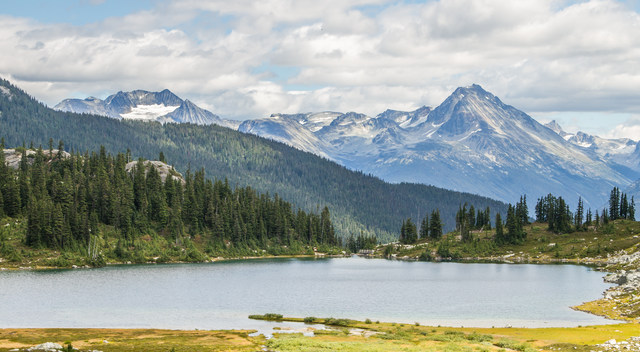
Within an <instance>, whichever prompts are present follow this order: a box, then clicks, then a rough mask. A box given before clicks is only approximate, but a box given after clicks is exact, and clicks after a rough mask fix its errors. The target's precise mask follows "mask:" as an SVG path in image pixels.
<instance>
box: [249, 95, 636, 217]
mask: <svg viewBox="0 0 640 352" xmlns="http://www.w3.org/2000/svg"><path fill="white" fill-rule="evenodd" d="M286 116H287V117H288V118H285V115H274V116H272V117H271V118H270V119H261V121H262V122H260V123H259V124H258V125H260V126H258V125H256V123H255V122H245V123H243V124H242V125H241V127H240V130H241V131H244V132H248V133H255V134H258V135H261V136H265V137H268V138H273V139H276V140H279V141H282V142H284V143H287V144H289V145H292V146H294V147H296V148H299V149H302V150H306V151H309V152H312V153H316V154H318V155H322V156H327V157H329V158H331V159H333V160H335V161H338V162H339V163H341V164H343V165H345V166H347V167H349V168H351V169H356V170H362V171H364V172H367V173H371V174H373V175H376V176H378V177H381V178H383V179H385V180H387V181H391V182H418V183H425V184H432V185H435V186H439V187H444V188H449V189H454V190H458V191H466V192H472V193H478V194H482V195H486V196H489V197H492V198H497V199H501V200H504V201H509V202H512V201H515V200H517V199H516V198H517V197H519V195H521V194H528V195H529V196H530V197H531V198H532V199H535V198H536V197H539V196H544V195H546V194H548V193H550V192H551V193H554V194H557V195H562V196H563V197H565V198H566V199H568V201H569V202H573V201H577V198H578V196H582V197H583V199H585V200H586V202H587V204H597V205H600V204H602V203H603V199H606V196H607V195H608V192H609V191H610V190H611V188H612V187H613V186H614V185H618V186H624V185H627V184H629V183H630V182H631V180H632V179H635V178H637V177H635V178H633V175H634V171H633V170H631V169H629V168H626V167H623V166H620V165H618V164H616V163H615V162H612V161H611V160H610V159H609V158H608V157H607V156H605V155H604V154H601V153H598V152H597V151H594V145H599V146H601V149H600V151H602V150H603V148H605V146H608V147H607V148H608V150H609V152H608V154H607V155H609V156H611V155H613V154H615V153H617V154H616V155H624V154H625V153H626V152H627V151H628V150H630V148H633V146H635V144H634V145H633V146H632V144H628V145H627V144H626V143H627V142H625V141H622V144H617V146H616V147H615V148H614V147H611V146H609V145H608V144H606V143H604V141H601V140H598V139H596V140H595V142H591V140H590V139H588V138H586V136H578V135H572V134H567V133H566V132H564V131H562V128H561V127H560V126H559V125H558V124H557V123H555V122H554V123H552V124H548V125H547V126H546V127H545V126H543V125H541V124H540V123H538V122H537V121H536V120H534V119H533V118H531V117H530V116H528V115H527V114H525V113H524V112H522V111H520V110H518V109H516V108H514V107H512V106H510V105H507V104H504V103H503V102H502V101H501V100H500V99H499V98H498V97H496V96H495V95H493V94H491V93H489V92H487V91H485V90H484V89H483V88H482V87H480V86H479V85H471V86H468V87H461V88H458V89H456V90H455V91H454V92H453V93H452V94H451V95H450V96H449V97H448V98H447V99H446V100H445V101H444V102H443V103H442V104H440V105H439V106H438V107H436V108H435V109H433V110H432V109H431V108H428V107H422V108H420V109H417V110H415V111H397V110H387V111H385V112H383V113H381V114H379V115H377V116H375V117H371V116H367V115H364V114H358V113H355V112H351V113H346V114H340V113H327V112H325V113H317V114H309V113H307V114H297V115H286ZM275 117H277V119H276V118H275ZM267 120H268V121H269V123H268V124H267V123H266V121H267ZM254 121H255V120H254ZM291 121H296V122H297V123H296V124H295V125H293V124H291ZM573 137H575V138H574V139H572V138H573ZM583 137H584V138H583ZM565 138H566V139H565ZM578 138H583V139H581V140H580V142H578ZM616 143H618V142H616ZM587 145H589V146H588V147H587ZM638 150H639V152H638V156H639V158H638V159H639V163H640V149H638ZM614 152H615V153H614ZM636 174H638V175H640V173H636Z"/></svg>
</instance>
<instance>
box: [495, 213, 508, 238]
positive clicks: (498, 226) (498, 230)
mask: <svg viewBox="0 0 640 352" xmlns="http://www.w3.org/2000/svg"><path fill="white" fill-rule="evenodd" d="M495 240H496V242H498V243H506V242H507V239H506V238H505V236H504V229H503V228H502V217H501V216H500V213H498V214H496V237H495Z"/></svg>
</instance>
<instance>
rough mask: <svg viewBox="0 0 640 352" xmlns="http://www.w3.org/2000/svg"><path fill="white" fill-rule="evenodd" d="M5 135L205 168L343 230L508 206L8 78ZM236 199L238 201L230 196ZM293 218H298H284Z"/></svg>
mask: <svg viewBox="0 0 640 352" xmlns="http://www.w3.org/2000/svg"><path fill="white" fill-rule="evenodd" d="M0 126H2V129H1V131H0V137H2V138H4V142H5V146H7V147H16V146H30V145H33V146H34V147H37V146H39V145H41V146H43V148H45V149H47V146H48V145H49V142H50V140H51V139H53V141H55V142H54V143H55V145H54V148H55V146H57V145H58V141H59V140H62V141H64V148H65V150H67V151H70V152H76V153H78V152H79V153H84V152H85V151H88V152H89V153H92V152H96V153H97V152H98V151H100V152H102V151H103V150H104V152H106V153H111V154H115V153H118V152H123V153H124V152H126V153H127V155H131V156H132V157H133V158H138V157H143V158H146V159H148V160H157V159H158V158H159V153H160V152H162V153H163V155H164V157H165V158H166V160H167V161H168V162H169V163H171V164H173V165H174V166H175V168H176V170H178V171H179V172H181V173H183V174H184V175H186V174H187V172H193V171H194V170H200V169H202V170H204V171H205V173H206V177H208V178H212V179H213V178H215V179H219V180H225V182H228V183H229V184H230V185H231V186H240V187H246V186H250V187H251V188H253V189H255V190H257V191H259V192H261V193H268V194H269V195H270V196H271V197H273V198H278V199H283V200H285V201H287V202H290V203H292V204H293V205H294V206H296V207H299V208H301V209H303V210H306V211H313V212H319V211H320V209H322V208H323V207H324V206H327V207H328V208H329V210H330V212H331V219H332V222H333V224H334V225H335V226H336V231H337V232H338V233H339V234H340V235H341V236H343V237H344V236H349V235H350V234H353V235H360V234H364V235H375V236H377V237H378V238H379V239H380V240H381V241H390V240H393V239H395V238H397V234H398V232H399V229H400V226H401V225H402V221H403V220H404V219H406V218H408V217H412V218H413V219H414V222H416V223H419V220H421V219H422V217H423V216H424V215H425V214H427V213H430V212H431V211H434V210H436V209H439V211H440V214H441V217H442V221H443V223H444V230H445V231H449V230H452V229H453V228H454V226H455V214H456V212H457V210H458V208H459V206H460V205H461V204H465V203H467V204H469V205H474V206H475V208H476V209H485V208H486V207H490V208H491V214H492V216H495V214H496V213H498V212H500V213H502V214H505V213H506V210H507V205H506V204H505V203H503V202H500V201H496V200H494V199H490V198H487V197H482V196H478V195H475V194H470V193H463V192H455V191H450V190H446V189H443V188H438V187H434V186H427V185H422V184H411V183H400V184H390V183H388V182H384V181H383V180H381V179H379V178H377V177H374V176H371V175H367V174H364V173H362V172H356V171H352V170H349V169H347V168H346V167H344V166H341V165H338V164H337V163H335V162H332V161H330V160H327V158H322V157H319V156H317V155H314V154H312V153H308V152H304V151H301V150H298V149H296V148H293V147H291V146H288V145H286V144H284V143H280V142H276V141H272V140H268V139H265V138H262V137H259V136H255V135H252V134H247V133H240V132H238V131H236V130H233V129H230V128H226V127H222V126H218V125H216V124H209V125H196V124H192V123H165V124H161V123H158V122H149V121H141V120H139V119H126V118H120V119H118V118H110V117H105V116H99V115H93V114H87V113H84V114H76V113H71V112H62V111H58V110H53V109H50V108H48V107H46V106H45V105H43V104H42V103H39V102H38V101H36V100H35V99H34V98H32V97H30V96H29V95H28V94H26V93H25V92H24V91H22V90H20V89H19V88H17V87H15V86H13V85H11V84H10V83H9V82H8V81H6V80H2V79H0ZM229 201H233V200H229ZM282 221H289V222H290V221H293V219H282Z"/></svg>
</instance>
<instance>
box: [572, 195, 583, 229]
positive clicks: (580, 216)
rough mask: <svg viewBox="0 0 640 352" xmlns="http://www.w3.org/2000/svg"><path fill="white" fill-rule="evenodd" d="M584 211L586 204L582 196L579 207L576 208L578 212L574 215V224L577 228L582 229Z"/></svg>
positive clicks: (579, 199)
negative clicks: (583, 202)
mask: <svg viewBox="0 0 640 352" xmlns="http://www.w3.org/2000/svg"><path fill="white" fill-rule="evenodd" d="M583 213H584V205H583V204H582V197H579V198H578V208H577V209H576V214H575V216H574V221H573V225H574V226H575V227H576V230H578V231H579V230H580V229H582V219H583V216H584V215H583Z"/></svg>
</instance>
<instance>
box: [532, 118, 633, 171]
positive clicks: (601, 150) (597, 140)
mask: <svg viewBox="0 0 640 352" xmlns="http://www.w3.org/2000/svg"><path fill="white" fill-rule="evenodd" d="M545 126H547V127H549V128H551V129H552V130H553V131H554V132H556V133H557V134H559V135H560V136H561V137H562V138H564V139H565V140H567V141H568V142H569V143H572V144H574V145H576V146H578V147H581V148H584V149H585V150H586V151H588V152H590V153H593V155H594V156H595V157H599V158H602V159H605V160H609V161H612V162H615V163H617V164H619V165H621V166H624V167H627V168H629V169H631V170H634V171H635V172H640V164H639V163H638V161H639V159H638V157H637V156H638V155H640V153H638V148H640V143H638V142H637V141H634V140H632V139H629V138H615V139H606V138H601V137H598V136H594V135H590V134H587V133H584V132H577V133H575V134H572V133H567V132H565V131H564V130H563V129H562V127H561V126H560V125H559V124H558V123H557V122H556V121H551V122H549V123H547V124H546V125H545ZM634 175H635V174H631V175H630V177H633V176H634Z"/></svg>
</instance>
